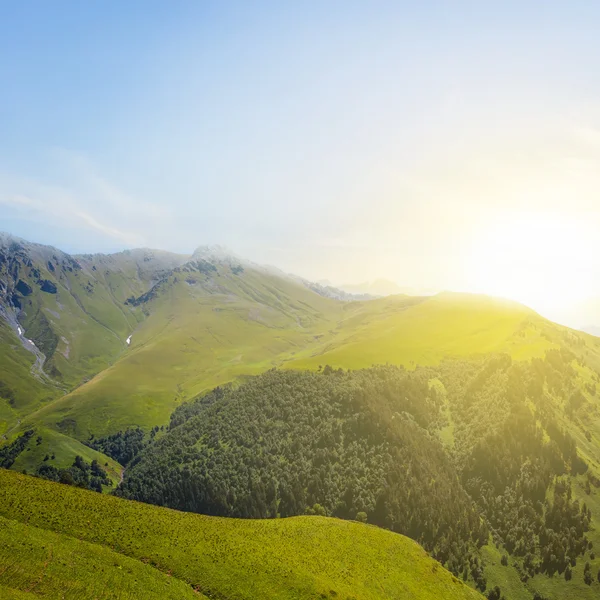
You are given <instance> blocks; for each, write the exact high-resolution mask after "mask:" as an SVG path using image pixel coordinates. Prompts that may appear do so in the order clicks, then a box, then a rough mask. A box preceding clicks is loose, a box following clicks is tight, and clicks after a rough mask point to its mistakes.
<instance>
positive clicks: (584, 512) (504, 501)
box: [447, 350, 591, 580]
mask: <svg viewBox="0 0 600 600" xmlns="http://www.w3.org/2000/svg"><path fill="white" fill-rule="evenodd" d="M572 360H573V357H572V355H570V353H568V352H563V351H559V350H553V351H551V352H549V353H548V356H547V358H546V359H545V360H541V359H536V360H534V361H532V363H531V364H527V363H523V364H521V363H513V362H512V361H511V360H510V358H508V357H505V358H493V359H489V360H487V361H484V363H480V364H479V365H477V364H472V365H471V366H470V367H469V366H468V365H467V366H463V367H462V369H461V373H462V379H461V382H460V386H457V387H455V388H452V386H449V387H450V388H451V389H453V392H454V394H455V396H454V397H453V398H452V404H451V406H452V414H453V418H454V419H455V435H456V437H457V440H456V447H457V457H456V458H457V462H458V464H459V468H460V472H461V479H462V481H463V483H464V486H465V489H466V490H467V492H468V493H469V495H470V496H471V498H473V499H474V500H475V501H476V502H477V505H478V506H479V508H480V510H481V512H482V514H483V515H484V516H485V518H486V521H487V523H488V524H489V526H490V529H491V532H492V535H493V537H494V540H495V542H496V543H497V544H498V545H503V546H504V547H505V548H506V550H507V551H508V552H509V553H510V554H512V555H514V556H519V557H522V558H523V569H522V578H523V579H527V578H529V577H532V576H533V575H534V574H536V573H539V572H544V573H547V574H549V575H552V574H554V573H555V572H559V573H561V574H562V573H565V578H566V579H567V580H568V579H569V578H570V570H568V569H570V566H573V565H574V564H575V563H574V561H575V559H576V557H578V556H580V555H582V554H583V553H584V552H585V550H586V548H587V544H588V542H587V539H586V537H585V533H586V532H587V531H588V530H589V526H590V520H591V512H590V510H589V509H588V508H587V507H586V506H585V505H584V506H581V507H580V505H579V503H578V502H577V501H573V500H572V498H571V488H570V484H569V481H568V480H567V479H564V478H563V476H565V475H569V474H572V475H577V474H579V473H584V472H585V471H586V470H587V465H586V464H585V463H584V461H583V460H582V459H581V458H580V457H579V455H578V453H577V447H576V444H575V441H574V440H573V438H572V437H571V436H570V435H569V434H568V433H567V432H566V431H564V430H563V429H561V428H560V427H558V426H557V425H556V422H555V420H554V419H553V417H552V415H553V411H554V410H556V407H555V406H553V404H552V401H553V400H552V397H551V396H549V395H548V393H549V391H550V390H553V393H554V394H556V395H558V397H559V398H564V397H569V396H570V394H569V390H571V388H572V386H573V379H572V377H573V376H574V371H573V369H572V367H571V361H572ZM447 368H449V367H447ZM461 388H464V389H465V390H466V393H465V394H461V393H460V389H461ZM571 394H572V391H571ZM571 397H572V396H571ZM531 400H533V402H534V405H533V406H532V405H531V402H530V401H531ZM482 424H483V425H484V426H483V427H482ZM548 438H549V439H548ZM552 487H553V488H554V489H553V493H552V496H551V497H552V501H551V502H549V501H548V500H547V499H546V498H547V493H548V491H549V490H552Z"/></svg>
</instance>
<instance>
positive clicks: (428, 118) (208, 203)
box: [0, 0, 600, 326]
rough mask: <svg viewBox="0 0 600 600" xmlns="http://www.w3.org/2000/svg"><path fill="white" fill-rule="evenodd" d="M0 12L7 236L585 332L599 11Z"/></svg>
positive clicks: (599, 226)
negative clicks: (385, 291) (359, 287)
mask: <svg viewBox="0 0 600 600" xmlns="http://www.w3.org/2000/svg"><path fill="white" fill-rule="evenodd" d="M1 4H2V18H1V19H0V90H1V93H0V230H4V231H7V232H9V233H13V234H15V235H19V236H21V237H24V238H26V239H29V240H31V241H37V242H41V243H48V244H52V245H55V246H58V247H59V248H61V249H63V250H65V251H67V252H111V251H117V250H121V249H124V248H130V247H138V246H146V247H152V248H161V249H166V250H172V251H176V252H183V253H189V252H192V251H193V249H194V248H195V247H197V246H200V245H205V244H222V245H225V246H227V247H229V248H231V249H232V250H233V251H234V252H236V253H237V254H239V255H242V256H245V257H247V258H249V259H252V260H255V261H257V262H261V263H267V264H273V265H276V266H278V267H280V268H283V269H285V270H287V271H290V272H294V273H297V274H299V275H302V276H305V277H308V278H311V279H314V280H319V279H328V280H330V281H332V282H334V283H337V284H342V283H350V282H360V281H367V280H373V279H376V278H386V279H389V280H392V281H395V282H397V283H398V284H399V285H400V286H402V287H408V288H411V289H415V290H442V289H451V290H457V291H471V292H482V293H489V294H494V295H498V296H503V297H509V298H513V299H515V300H518V301H521V302H524V303H526V304H528V305H530V306H532V307H533V308H535V309H536V310H538V311H540V312H541V313H542V314H544V315H546V316H549V317H550V318H554V319H556V320H559V321H561V322H565V323H567V324H570V325H573V326H582V325H586V324H592V320H593V321H594V323H597V324H600V301H597V300H596V298H600V235H598V233H599V232H600V69H598V64H600V63H599V59H600V38H599V37H598V35H597V32H598V27H599V26H600V3H597V2H590V1H585V2H578V1H572V2H553V1H545V2H542V1H540V2H526V1H525V2H511V1H506V2H494V3H492V2H480V1H473V2H461V1H453V2H450V1H447V2H442V1H439V2H434V1H423V2H401V1H395V2H381V1H378V0H373V1H372V2H353V1H344V2H338V1H335V0H330V1H328V2H311V1H306V2H295V3H294V2H272V3H265V2H252V3H250V2H229V1H220V2H209V1H208V0H207V1H202V2H197V1H192V2H183V1H177V0H171V1H169V2H167V1H162V2H157V1H154V0H146V1H143V2H141V1H139V2H138V1H136V0H130V1H128V2H118V1H112V0H104V1H95V0H89V1H86V2H77V1H74V0H73V1H71V2H64V1H61V0H55V1H54V2H46V1H45V0H40V1H37V2H32V1H28V0H21V1H20V2H3V3H1ZM596 307H598V310H597V312H595V311H596Z"/></svg>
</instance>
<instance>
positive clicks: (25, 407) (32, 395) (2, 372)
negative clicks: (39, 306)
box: [0, 318, 57, 435]
mask: <svg viewBox="0 0 600 600" xmlns="http://www.w3.org/2000/svg"><path fill="white" fill-rule="evenodd" d="M33 363H34V356H33V354H31V352H28V351H27V350H25V348H23V346H22V345H21V342H20V341H19V339H18V338H17V335H16V334H15V333H14V332H13V330H12V329H11V328H10V327H9V326H8V324H7V323H6V322H5V321H4V320H3V319H2V318H0V381H1V382H3V384H4V386H6V387H4V388H3V389H4V392H3V391H2V389H0V435H2V434H4V433H5V432H6V431H7V430H8V429H9V428H10V427H11V426H12V425H14V424H15V423H16V422H17V420H18V419H19V417H20V416H21V415H22V414H26V413H27V412H31V411H32V410H33V409H34V408H36V407H37V406H39V405H40V403H41V402H43V401H44V400H46V401H49V400H51V399H53V397H55V396H56V394H57V391H56V390H55V389H52V388H49V387H48V386H46V385H44V384H43V383H41V382H40V381H38V380H37V379H35V378H34V377H32V376H31V367H32V366H33ZM6 388H8V390H10V391H8V390H7V389H6ZM7 395H10V396H12V398H9V397H6V396H7ZM11 400H12V401H11Z"/></svg>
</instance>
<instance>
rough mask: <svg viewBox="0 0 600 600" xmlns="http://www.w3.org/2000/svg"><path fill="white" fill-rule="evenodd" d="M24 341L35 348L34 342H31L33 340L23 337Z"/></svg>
mask: <svg viewBox="0 0 600 600" xmlns="http://www.w3.org/2000/svg"><path fill="white" fill-rule="evenodd" d="M25 341H26V342H27V343H28V344H31V345H32V346H33V347H34V348H35V344H34V343H33V340H28V339H25Z"/></svg>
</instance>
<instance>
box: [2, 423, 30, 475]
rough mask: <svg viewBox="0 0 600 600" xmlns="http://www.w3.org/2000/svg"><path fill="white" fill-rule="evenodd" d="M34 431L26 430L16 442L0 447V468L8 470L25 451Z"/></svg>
mask: <svg viewBox="0 0 600 600" xmlns="http://www.w3.org/2000/svg"><path fill="white" fill-rule="evenodd" d="M34 434H35V431H34V430H33V429H28V430H27V431H25V432H24V433H23V434H22V435H20V436H19V437H18V438H17V439H16V440H14V441H13V442H11V443H10V444H5V445H4V446H1V447H0V467H2V468H3V469H10V468H11V467H12V466H13V464H14V462H15V460H17V457H18V456H19V454H21V452H23V450H25V448H26V446H27V443H28V442H29V440H30V439H31V438H32V437H33V435H34Z"/></svg>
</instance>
